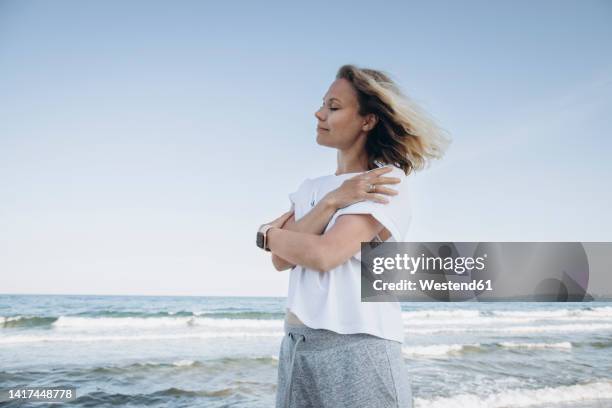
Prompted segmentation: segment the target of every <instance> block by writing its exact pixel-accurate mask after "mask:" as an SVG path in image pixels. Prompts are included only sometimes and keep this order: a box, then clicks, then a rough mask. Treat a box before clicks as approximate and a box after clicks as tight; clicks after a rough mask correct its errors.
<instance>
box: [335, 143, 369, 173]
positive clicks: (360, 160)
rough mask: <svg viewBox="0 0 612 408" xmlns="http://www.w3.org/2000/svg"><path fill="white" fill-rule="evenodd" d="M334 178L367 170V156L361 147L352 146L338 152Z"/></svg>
mask: <svg viewBox="0 0 612 408" xmlns="http://www.w3.org/2000/svg"><path fill="white" fill-rule="evenodd" d="M337 163H338V165H337V170H336V176H339V175H341V174H345V173H359V172H362V171H367V170H368V155H367V154H366V151H365V149H364V148H363V146H352V147H351V148H350V149H347V150H338V153H337Z"/></svg>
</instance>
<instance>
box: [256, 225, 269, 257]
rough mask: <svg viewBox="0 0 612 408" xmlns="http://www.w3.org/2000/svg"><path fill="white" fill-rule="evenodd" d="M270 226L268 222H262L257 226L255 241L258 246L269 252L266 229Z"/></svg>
mask: <svg viewBox="0 0 612 408" xmlns="http://www.w3.org/2000/svg"><path fill="white" fill-rule="evenodd" d="M272 227H273V225H270V224H264V225H262V226H261V227H259V231H257V239H256V241H255V242H256V243H257V246H258V247H260V248H261V249H263V250H266V251H268V252H270V248H268V230H269V229H270V228H272Z"/></svg>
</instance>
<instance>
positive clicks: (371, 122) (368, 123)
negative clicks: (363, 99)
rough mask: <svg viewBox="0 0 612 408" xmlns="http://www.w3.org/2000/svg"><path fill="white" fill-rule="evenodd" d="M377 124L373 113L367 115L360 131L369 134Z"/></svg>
mask: <svg viewBox="0 0 612 408" xmlns="http://www.w3.org/2000/svg"><path fill="white" fill-rule="evenodd" d="M377 123H378V116H376V115H375V114H373V113H368V114H367V115H365V119H364V121H363V125H361V129H362V130H363V131H364V132H369V131H370V130H372V129H374V127H375V126H376V124H377Z"/></svg>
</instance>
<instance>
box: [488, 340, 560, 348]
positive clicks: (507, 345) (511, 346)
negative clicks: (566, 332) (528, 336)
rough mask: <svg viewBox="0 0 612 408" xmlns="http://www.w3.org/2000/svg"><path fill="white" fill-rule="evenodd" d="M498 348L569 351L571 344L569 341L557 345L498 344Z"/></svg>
mask: <svg viewBox="0 0 612 408" xmlns="http://www.w3.org/2000/svg"><path fill="white" fill-rule="evenodd" d="M498 345H499V346H500V347H504V348H513V349H514V348H518V349H561V350H571V349H572V343H570V342H569V341H563V342H559V343H514V342H500V343H498Z"/></svg>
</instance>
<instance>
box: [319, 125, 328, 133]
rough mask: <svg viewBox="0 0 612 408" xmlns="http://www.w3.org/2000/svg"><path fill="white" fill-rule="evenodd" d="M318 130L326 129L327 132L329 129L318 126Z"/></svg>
mask: <svg viewBox="0 0 612 408" xmlns="http://www.w3.org/2000/svg"><path fill="white" fill-rule="evenodd" d="M317 130H324V131H326V132H327V131H328V130H329V129H325V128H324V127H321V126H317Z"/></svg>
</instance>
